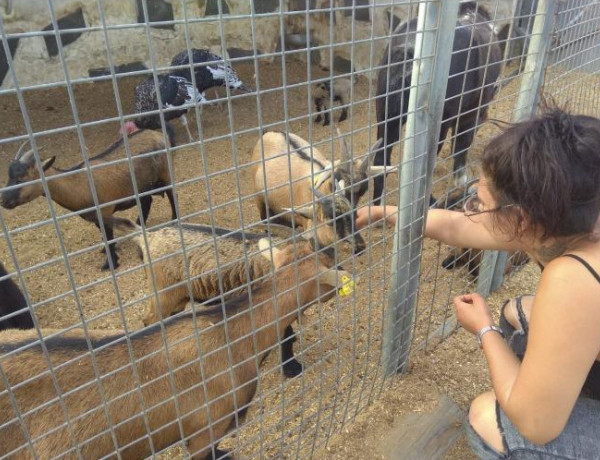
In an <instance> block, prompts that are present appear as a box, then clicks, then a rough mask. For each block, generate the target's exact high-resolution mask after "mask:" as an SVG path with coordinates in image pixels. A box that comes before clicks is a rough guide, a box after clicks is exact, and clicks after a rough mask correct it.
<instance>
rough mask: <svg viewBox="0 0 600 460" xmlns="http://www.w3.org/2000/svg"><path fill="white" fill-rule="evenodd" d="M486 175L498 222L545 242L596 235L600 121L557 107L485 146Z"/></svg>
mask: <svg viewBox="0 0 600 460" xmlns="http://www.w3.org/2000/svg"><path fill="white" fill-rule="evenodd" d="M481 162H482V171H483V174H484V175H485V176H486V178H487V180H488V182H489V183H490V193H491V194H492V196H493V197H494V199H495V200H496V203H497V205H498V206H503V205H508V204H516V205H518V207H519V208H520V209H521V210H522V211H523V212H519V210H518V208H517V209H515V208H514V207H508V208H504V209H503V210H502V211H500V212H496V213H493V215H494V218H495V224H497V225H498V226H499V227H500V228H502V229H503V230H505V231H508V232H509V233H512V235H513V236H514V237H518V236H521V235H522V233H523V231H524V229H523V226H522V225H521V224H522V220H523V218H524V217H526V218H527V222H528V228H534V229H539V230H540V231H541V235H540V237H541V239H542V240H545V239H547V238H550V237H564V236H572V235H581V234H587V233H591V232H592V230H593V228H594V226H595V224H596V220H597V219H598V215H599V214H600V120H599V119H597V118H593V117H589V116H585V115H571V114H569V113H567V112H565V111H563V110H561V109H558V108H555V107H546V108H545V109H544V110H543V113H542V114H541V115H540V116H538V117H536V118H534V119H532V120H530V121H526V122H523V123H518V124H514V125H510V126H509V127H508V128H507V129H505V130H504V132H502V133H501V134H500V135H499V136H497V137H496V138H494V139H493V140H492V141H491V142H490V143H489V144H488V145H487V147H486V148H485V150H484V152H483V155H482V158H481Z"/></svg>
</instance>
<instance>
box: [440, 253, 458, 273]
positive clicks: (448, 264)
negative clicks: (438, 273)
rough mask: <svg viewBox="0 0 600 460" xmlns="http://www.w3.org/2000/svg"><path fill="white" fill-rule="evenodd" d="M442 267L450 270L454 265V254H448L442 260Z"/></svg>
mask: <svg viewBox="0 0 600 460" xmlns="http://www.w3.org/2000/svg"><path fill="white" fill-rule="evenodd" d="M442 267H444V268H445V269H446V270H452V269H453V268H455V267H456V257H455V256H454V255H449V256H448V257H446V258H445V259H444V260H442Z"/></svg>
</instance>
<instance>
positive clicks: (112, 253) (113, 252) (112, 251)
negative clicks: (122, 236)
mask: <svg viewBox="0 0 600 460" xmlns="http://www.w3.org/2000/svg"><path fill="white" fill-rule="evenodd" d="M104 231H105V232H106V239H107V241H112V239H113V237H114V235H113V229H112V226H108V225H105V226H104ZM116 246H117V243H115V242H109V243H108V250H107V252H106V261H105V262H104V265H102V268H101V270H103V271H104V270H108V269H110V261H112V266H113V269H114V270H116V269H117V267H118V266H119V257H118V256H117V247H116ZM109 259H110V261H109Z"/></svg>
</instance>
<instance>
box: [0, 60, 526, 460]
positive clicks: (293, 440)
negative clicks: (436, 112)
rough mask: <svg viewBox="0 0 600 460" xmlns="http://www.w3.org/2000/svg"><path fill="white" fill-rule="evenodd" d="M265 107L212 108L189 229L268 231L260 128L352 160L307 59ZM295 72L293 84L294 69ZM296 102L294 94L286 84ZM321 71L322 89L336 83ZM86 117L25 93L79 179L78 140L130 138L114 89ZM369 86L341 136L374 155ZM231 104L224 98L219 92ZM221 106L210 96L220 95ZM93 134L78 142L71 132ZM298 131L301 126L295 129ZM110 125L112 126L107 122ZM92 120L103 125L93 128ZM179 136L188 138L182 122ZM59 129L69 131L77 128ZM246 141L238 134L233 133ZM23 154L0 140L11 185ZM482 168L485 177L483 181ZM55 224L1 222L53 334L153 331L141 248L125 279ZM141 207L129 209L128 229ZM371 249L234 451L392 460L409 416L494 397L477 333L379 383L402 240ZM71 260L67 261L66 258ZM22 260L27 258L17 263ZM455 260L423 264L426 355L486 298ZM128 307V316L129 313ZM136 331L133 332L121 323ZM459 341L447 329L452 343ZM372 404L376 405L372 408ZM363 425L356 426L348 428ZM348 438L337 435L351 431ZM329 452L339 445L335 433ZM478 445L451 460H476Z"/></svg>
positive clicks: (95, 88) (179, 171)
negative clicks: (259, 177) (254, 181)
mask: <svg viewBox="0 0 600 460" xmlns="http://www.w3.org/2000/svg"><path fill="white" fill-rule="evenodd" d="M237 68H238V72H239V74H240V76H241V77H242V79H243V80H244V81H246V82H252V81H253V74H254V71H255V70H254V65H252V64H240V65H239V66H237ZM258 69H259V76H260V81H261V90H262V91H263V92H262V94H261V96H260V97H259V98H257V97H256V96H254V95H244V96H241V97H237V98H235V99H234V100H232V101H231V106H230V107H227V106H223V107H217V106H209V107H206V108H204V110H203V113H202V115H201V119H200V120H198V119H197V118H196V116H195V115H193V114H192V115H191V116H190V124H191V126H192V132H193V133H196V132H197V129H198V128H200V129H201V131H202V133H203V136H202V138H203V142H200V143H196V144H194V145H189V146H186V147H184V148H181V149H178V150H176V151H175V152H174V153H173V157H172V160H173V164H174V178H175V182H176V193H177V197H178V206H179V209H180V214H181V215H182V216H185V217H184V218H183V220H186V221H190V222H196V223H204V224H210V223H211V213H210V211H209V210H210V209H212V218H214V221H215V223H216V224H217V225H218V226H221V227H228V228H239V227H240V226H242V225H243V226H245V227H247V226H248V225H250V224H251V223H252V222H256V221H258V220H259V216H258V212H257V210H256V208H255V206H254V203H253V200H252V198H251V196H250V194H251V191H252V187H251V182H250V180H249V177H248V171H247V169H248V168H247V167H245V166H244V165H245V164H247V163H248V161H249V158H250V152H251V150H252V148H253V146H254V144H255V143H256V141H257V139H258V136H259V133H260V130H261V128H265V130H266V129H269V130H286V129H289V130H290V131H291V132H294V133H296V134H298V135H300V136H302V137H304V138H306V139H309V140H310V139H312V140H313V142H315V143H318V144H317V145H318V147H319V149H320V150H321V151H322V152H323V153H324V154H325V155H328V156H329V155H331V154H332V147H333V155H334V157H335V158H337V157H339V147H338V145H337V143H334V142H331V138H332V134H334V132H335V131H334V128H333V127H322V126H320V125H317V124H313V123H310V118H309V117H308V116H307V114H308V113H309V107H308V103H309V101H308V97H307V86H306V83H305V82H306V81H307V80H308V75H307V69H306V66H305V65H304V64H303V63H301V62H298V61H291V62H287V63H286V64H285V65H282V63H281V62H279V61H276V62H274V63H269V62H266V61H265V62H259V65H258ZM283 70H285V72H284V71H283ZM284 75H285V84H286V86H287V90H286V91H283V90H282V85H283V83H284V78H283V76H284ZM325 75H326V74H325V73H324V72H322V71H320V70H319V69H317V68H313V75H312V78H315V77H316V76H325ZM137 81H139V79H123V80H120V81H119V84H118V92H119V97H120V100H121V101H122V103H123V107H122V109H123V111H124V113H126V114H128V113H132V109H133V101H132V96H131V95H132V92H133V87H134V85H135V84H136V83H137ZM517 85H518V79H517V80H515V81H514V82H513V83H511V84H510V85H508V86H506V87H505V88H503V89H502V91H501V93H500V95H499V96H498V98H497V102H496V103H494V105H493V106H492V107H491V110H490V117H492V118H499V119H502V120H508V119H510V111H511V108H512V106H513V104H514V100H515V97H514V95H515V93H516V88H517V87H518V86H517ZM73 89H74V97H75V99H74V105H73V106H72V105H71V103H70V102H69V97H68V94H67V91H66V89H65V88H53V89H44V90H31V91H26V92H25V93H24V101H23V104H24V110H25V114H26V117H25V118H26V119H27V121H28V123H29V124H30V125H31V129H32V131H33V132H35V133H37V134H36V142H37V144H38V146H41V148H42V150H41V155H42V156H43V157H44V158H48V157H50V156H52V155H56V156H57V159H56V165H58V166H59V167H68V166H70V165H73V164H75V163H77V162H79V161H81V158H82V155H81V151H80V150H81V149H80V142H79V139H80V136H81V139H82V140H83V142H84V144H85V146H86V148H87V151H88V152H89V154H90V155H93V154H95V153H98V152H100V151H101V150H102V149H103V148H105V147H107V146H108V145H109V144H110V143H111V142H113V141H114V140H116V139H117V137H118V132H117V131H118V127H119V126H118V123H117V122H116V121H107V122H102V121H103V120H106V119H109V118H111V117H116V116H117V115H118V109H117V106H116V103H115V94H114V89H113V86H112V83H111V82H105V83H93V84H91V83H88V84H80V85H77V86H75V87H74V88H73ZM371 91H372V89H371V88H370V87H369V83H368V81H367V79H366V78H361V79H360V80H359V82H358V84H357V85H356V88H355V94H354V96H355V97H354V104H353V106H352V109H351V112H350V117H349V120H348V121H346V122H344V123H341V124H340V129H341V130H342V132H343V133H350V132H352V133H353V134H352V135H349V136H348V138H347V139H348V143H349V144H350V145H351V148H352V150H353V152H354V155H355V156H358V155H364V154H366V152H367V151H368V148H369V145H370V144H372V143H373V142H374V141H375V129H374V128H371V127H372V126H373V125H374V122H375V114H374V102H373V100H372V99H371V100H369V95H370V94H371ZM219 94H221V95H223V94H224V92H223V91H221V92H220V93H219ZM209 95H210V94H209ZM0 117H1V118H2V123H0V139H6V138H10V137H13V136H18V135H23V134H25V133H26V129H25V125H24V121H23V119H24V117H23V116H22V115H21V108H20V104H19V101H18V99H17V98H16V97H15V96H3V97H1V98H0ZM76 120H77V121H78V122H79V123H83V124H84V127H83V128H82V129H81V131H80V132H77V131H76V130H74V129H72V127H73V126H74V124H75V121H76ZM284 120H287V122H286V121H284ZM97 122H101V123H97ZM86 123H89V126H85V124H86ZM173 125H174V127H175V128H176V135H177V139H178V140H179V141H180V142H183V141H184V140H185V139H187V136H186V134H185V131H184V129H183V128H182V127H181V125H180V124H179V123H178V122H177V121H174V122H173ZM67 127H71V129H64V130H62V131H59V132H50V133H48V131H51V130H56V129H58V128H67ZM232 130H233V131H235V132H236V135H235V136H233V137H231V136H230V135H229V133H230V132H231V131H232ZM495 130H496V128H494V127H493V126H491V124H489V123H488V124H486V125H484V126H483V127H482V128H481V129H480V130H479V132H478V135H477V140H476V142H475V144H474V146H473V149H472V153H471V160H470V161H471V163H472V165H474V164H475V163H474V161H473V160H474V159H475V158H476V157H477V155H478V154H479V152H480V151H481V147H482V145H483V143H484V142H485V140H486V139H488V138H489V137H490V136H491V135H492V134H493V133H494V132H495ZM19 144H20V142H8V143H4V144H0V181H1V182H2V183H4V181H5V179H4V178H5V177H6V174H7V167H8V164H9V162H10V160H11V159H12V158H13V156H14V154H15V152H16V150H17V149H18V146H19ZM446 156H447V149H446V150H445V151H444V152H442V156H441V158H440V164H439V166H438V168H437V170H436V183H435V187H434V191H435V193H436V194H440V193H442V192H443V191H444V190H447V187H448V184H449V182H450V181H449V180H448V176H449V174H450V171H451V161H446V160H444V158H445V157H446ZM475 169H476V167H475V166H472V170H473V171H475ZM397 187H398V183H397V180H396V179H395V178H394V177H393V176H390V180H389V181H388V188H387V193H388V198H387V202H388V204H394V203H396V197H397V194H398V191H397ZM54 210H55V212H56V216H57V225H58V226H59V228H60V232H59V233H57V232H56V230H55V228H56V227H55V222H54V220H53V218H52V213H51V212H50V211H49V202H48V201H47V200H46V199H45V198H43V197H42V198H38V199H36V200H35V201H33V202H31V203H29V204H27V205H24V206H22V207H19V208H16V209H14V210H10V211H7V210H4V209H0V217H1V220H0V223H1V224H2V226H3V228H5V229H6V231H8V238H9V239H10V243H11V244H10V249H11V250H9V245H7V234H6V233H4V232H3V235H1V237H0V254H1V255H2V256H1V257H2V259H1V260H2V262H3V263H4V264H5V265H6V267H7V269H8V270H9V271H11V270H14V266H15V265H14V263H13V259H12V257H13V254H14V256H15V257H16V260H17V262H18V265H19V268H20V269H21V271H22V273H23V275H24V279H25V288H26V289H27V292H28V294H29V296H30V299H31V301H32V303H33V304H34V306H35V314H36V316H37V319H38V321H39V324H40V325H41V326H42V327H43V328H55V329H62V328H69V327H74V326H76V325H80V324H81V321H82V320H84V321H85V322H86V324H87V327H89V328H98V329H119V328H120V329H122V328H123V327H124V326H126V327H127V329H128V330H135V329H139V328H141V327H142V322H141V317H142V311H143V308H144V302H145V300H144V298H145V297H146V296H147V295H148V294H149V291H147V289H146V280H145V276H144V273H143V269H142V268H141V267H140V265H139V260H138V257H137V252H136V248H135V245H134V244H133V243H132V242H130V241H125V242H123V243H121V244H120V245H119V249H118V252H119V257H120V262H121V267H119V269H118V270H117V271H116V272H115V273H114V274H111V273H107V272H101V271H100V270H99V268H100V266H101V265H102V263H103V262H104V255H103V254H102V253H101V252H100V249H101V247H102V245H101V243H100V242H101V237H100V234H99V232H98V230H97V228H96V227H94V226H93V225H92V224H89V223H87V222H84V221H83V220H81V219H80V218H79V217H77V216H66V215H67V212H66V211H65V210H64V209H62V208H60V207H59V206H54ZM136 214H137V213H136V211H135V210H130V211H126V212H122V213H119V215H122V216H128V217H130V218H135V217H136ZM169 216H170V210H169V206H168V202H167V200H166V199H161V198H156V199H155V201H154V206H153V208H152V211H151V213H150V220H149V225H155V224H158V223H161V222H164V221H166V220H167V219H168V218H169ZM363 236H364V238H365V240H366V242H367V246H368V250H367V251H366V253H365V254H364V255H361V256H360V257H353V256H352V255H351V254H350V252H349V251H348V250H347V248H345V249H344V248H342V253H341V254H342V258H341V259H340V263H341V264H342V265H343V266H344V268H345V269H346V270H349V271H352V272H353V273H355V274H357V275H359V276H360V285H359V287H358V289H357V291H356V293H355V295H354V296H351V297H350V298H345V299H336V300H335V301H330V302H328V303H326V304H322V305H318V306H315V307H313V308H311V309H310V310H309V311H308V312H307V313H306V314H305V315H304V317H303V319H302V325H301V327H299V328H298V329H299V330H300V331H301V333H300V339H299V341H298V342H297V343H296V345H295V347H296V350H297V355H298V356H299V359H300V360H301V361H302V362H303V363H304V365H305V372H304V373H303V375H302V377H300V378H296V379H293V380H286V379H284V378H283V377H282V376H281V375H280V372H279V367H278V363H279V357H278V353H272V354H271V356H270V357H269V358H268V359H267V361H266V363H265V364H264V366H263V368H262V370H261V376H260V382H259V396H257V398H255V403H254V404H253V406H252V407H251V409H250V411H249V414H248V417H247V422H246V424H245V425H244V426H243V428H242V429H241V430H240V431H239V433H236V434H234V435H230V436H229V437H228V438H227V439H225V440H224V441H223V443H222V446H223V447H226V448H227V447H229V448H235V449H236V450H237V451H238V452H240V455H241V456H244V457H246V458H258V457H259V456H260V457H261V458H293V457H295V456H299V457H301V458H308V457H311V456H312V457H314V458H323V459H325V458H340V459H342V458H345V459H363V458H383V457H377V455H381V456H383V455H384V454H385V449H384V448H385V446H382V445H381V439H382V438H383V437H384V436H385V434H386V430H388V429H389V427H390V426H391V424H392V423H393V421H394V420H395V418H397V417H400V416H401V415H402V414H406V413H410V412H418V411H424V410H427V409H428V408H430V407H431V404H433V402H434V401H435V400H436V397H437V395H438V394H439V393H446V394H448V395H449V396H450V397H451V398H452V399H454V401H456V402H457V403H459V404H460V405H461V407H463V408H466V407H467V405H468V401H469V400H470V399H472V398H473V397H474V396H475V395H476V394H478V393H479V392H481V391H483V390H484V389H486V388H488V387H489V382H488V381H487V377H486V375H487V374H486V372H485V366H484V362H483V361H482V357H481V354H480V353H479V350H478V348H477V347H476V345H475V342H474V340H473V338H472V337H467V336H466V334H465V333H464V332H463V331H459V332H458V333H456V334H454V335H452V336H451V337H450V338H449V339H448V340H445V341H444V342H442V343H441V345H439V346H437V348H434V347H433V345H436V344H437V342H435V343H434V342H427V345H428V349H433V351H419V352H415V353H414V354H413V356H412V359H411V368H410V372H409V373H408V374H407V375H406V376H404V377H403V378H395V379H390V380H388V381H384V380H383V377H382V375H381V346H382V343H381V342H382V339H381V335H382V320H383V311H384V308H385V305H386V302H387V288H388V283H389V276H390V272H389V267H390V263H391V253H392V245H393V230H392V229H389V228H387V229H385V228H371V229H368V230H365V231H364V232H363ZM62 245H64V247H65V249H66V251H67V253H68V254H69V257H68V263H67V260H66V258H65V257H63V252H62V250H61V246H62ZM13 251H14V252H13ZM446 251H447V248H445V247H442V246H441V245H439V244H437V243H433V242H431V241H427V242H425V246H424V252H423V257H422V274H421V289H420V294H419V304H418V311H417V316H416V325H415V329H414V332H413V333H414V344H415V345H416V346H419V345H423V344H424V343H426V342H425V341H426V340H427V337H429V336H430V335H431V334H432V333H433V332H434V331H435V330H436V329H437V328H438V326H439V325H441V324H442V323H443V322H444V321H445V320H447V319H448V318H450V317H451V310H450V309H449V307H448V304H449V301H450V299H451V298H452V296H453V295H456V294H458V293H460V292H463V291H465V290H471V289H473V286H474V285H473V279H472V277H470V276H469V275H468V274H467V273H466V271H465V270H464V269H460V270H454V271H446V270H443V269H441V268H440V260H441V259H442V258H443V257H444V256H445V254H446ZM536 270H537V269H536V268H535V267H530V266H527V267H526V268H525V269H524V270H523V271H521V272H520V273H519V274H518V275H517V276H516V277H515V278H513V279H511V281H510V283H509V284H507V285H506V286H504V287H503V288H502V290H501V291H499V292H498V293H497V294H495V295H494V296H493V297H492V300H491V302H492V304H493V305H494V306H498V305H499V304H500V300H501V299H504V298H507V297H510V296H512V295H515V294H517V293H520V292H523V291H532V290H533V287H534V285H535V280H536V277H537V272H536ZM119 305H122V307H123V308H119ZM124 321H125V324H123V322H124ZM449 333H450V331H446V333H445V335H448V334H449ZM367 406H370V407H369V408H368V409H366V410H365V408H367ZM350 422H352V423H350ZM340 432H342V434H336V433H340ZM334 434H335V436H334V437H333V438H332V439H331V441H330V442H329V444H328V445H327V447H326V446H325V445H326V441H327V439H328V438H329V437H330V436H332V435H334ZM467 450H468V449H467V448H466V446H465V445H464V443H461V444H459V446H457V448H456V449H455V450H454V451H453V452H452V453H451V455H450V456H449V457H448V458H452V459H458V458H461V459H464V458H469V457H468V455H469V454H468V453H467ZM180 456H181V448H179V447H176V448H173V449H170V450H169V451H168V452H166V453H165V454H164V457H165V458H179V457H180Z"/></svg>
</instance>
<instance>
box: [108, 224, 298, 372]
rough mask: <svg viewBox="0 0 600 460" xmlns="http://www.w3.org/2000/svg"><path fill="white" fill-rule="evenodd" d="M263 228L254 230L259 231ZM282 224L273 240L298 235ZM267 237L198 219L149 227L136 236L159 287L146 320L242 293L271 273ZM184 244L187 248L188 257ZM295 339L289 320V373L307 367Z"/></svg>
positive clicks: (285, 360)
mask: <svg viewBox="0 0 600 460" xmlns="http://www.w3.org/2000/svg"><path fill="white" fill-rule="evenodd" d="M112 222H113V224H114V226H115V228H116V229H118V230H119V229H126V230H137V231H139V230H141V227H139V226H137V225H135V224H134V223H133V222H132V221H130V220H128V219H120V218H112ZM259 227H261V226H257V227H254V228H253V230H255V231H257V232H258V231H259V230H258V228H259ZM277 229H278V230H281V228H280V227H279V226H277V225H274V224H271V225H270V229H269V230H270V231H271V241H272V242H273V243H274V244H276V245H277V244H281V243H282V242H284V241H286V240H287V241H289V239H290V238H291V236H292V235H293V233H292V231H291V229H289V228H288V227H283V229H284V230H285V232H281V231H279V232H278V233H281V235H279V234H274V232H275V231H276V230H277ZM213 231H214V235H215V237H216V238H214V237H213ZM182 236H183V243H182V238H181V237H182ZM264 237H265V234H264V233H250V232H245V231H240V230H228V229H224V228H214V229H213V228H212V227H209V226H204V225H196V224H184V225H181V226H168V227H163V228H161V229H158V230H152V231H147V232H146V234H145V238H144V236H143V235H141V234H140V235H137V236H135V237H134V238H133V240H134V242H135V243H136V244H137V245H138V248H139V250H140V251H139V252H140V255H141V257H142V260H143V262H144V267H145V270H146V280H147V283H148V284H147V286H148V287H147V292H148V293H153V292H154V291H155V290H156V292H157V295H152V296H151V297H150V302H149V304H148V307H147V309H146V313H145V315H144V319H143V321H144V325H146V326H149V325H151V324H154V323H156V322H157V321H159V320H161V319H163V318H168V317H169V316H171V315H173V314H175V313H178V312H180V311H182V310H184V308H185V307H186V305H187V304H188V303H189V302H190V301H196V302H200V303H204V302H207V301H210V300H211V299H212V300H216V301H219V299H220V298H221V297H224V298H231V297H232V296H237V295H239V294H241V293H242V292H245V290H246V288H247V286H248V284H249V283H253V282H255V281H256V280H260V279H262V278H265V277H268V276H271V273H272V270H271V263H270V262H269V260H267V259H265V258H264V257H262V256H261V254H260V252H259V248H258V243H259V240H261V239H262V238H264ZM146 242H147V246H146ZM182 248H185V256H184V253H183V250H182ZM186 268H187V271H186ZM188 273H189V278H190V287H191V290H192V292H191V296H192V298H191V299H190V291H189V290H188V284H187V279H188ZM294 341H295V335H294V329H293V328H292V326H291V325H289V326H288V327H287V328H286V330H285V336H284V340H283V341H282V343H281V362H282V365H283V373H284V374H285V375H286V376H287V377H295V376H297V375H299V374H300V373H301V372H302V365H301V364H300V363H299V362H298V361H297V360H296V359H295V358H294V350H293V342H294Z"/></svg>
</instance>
